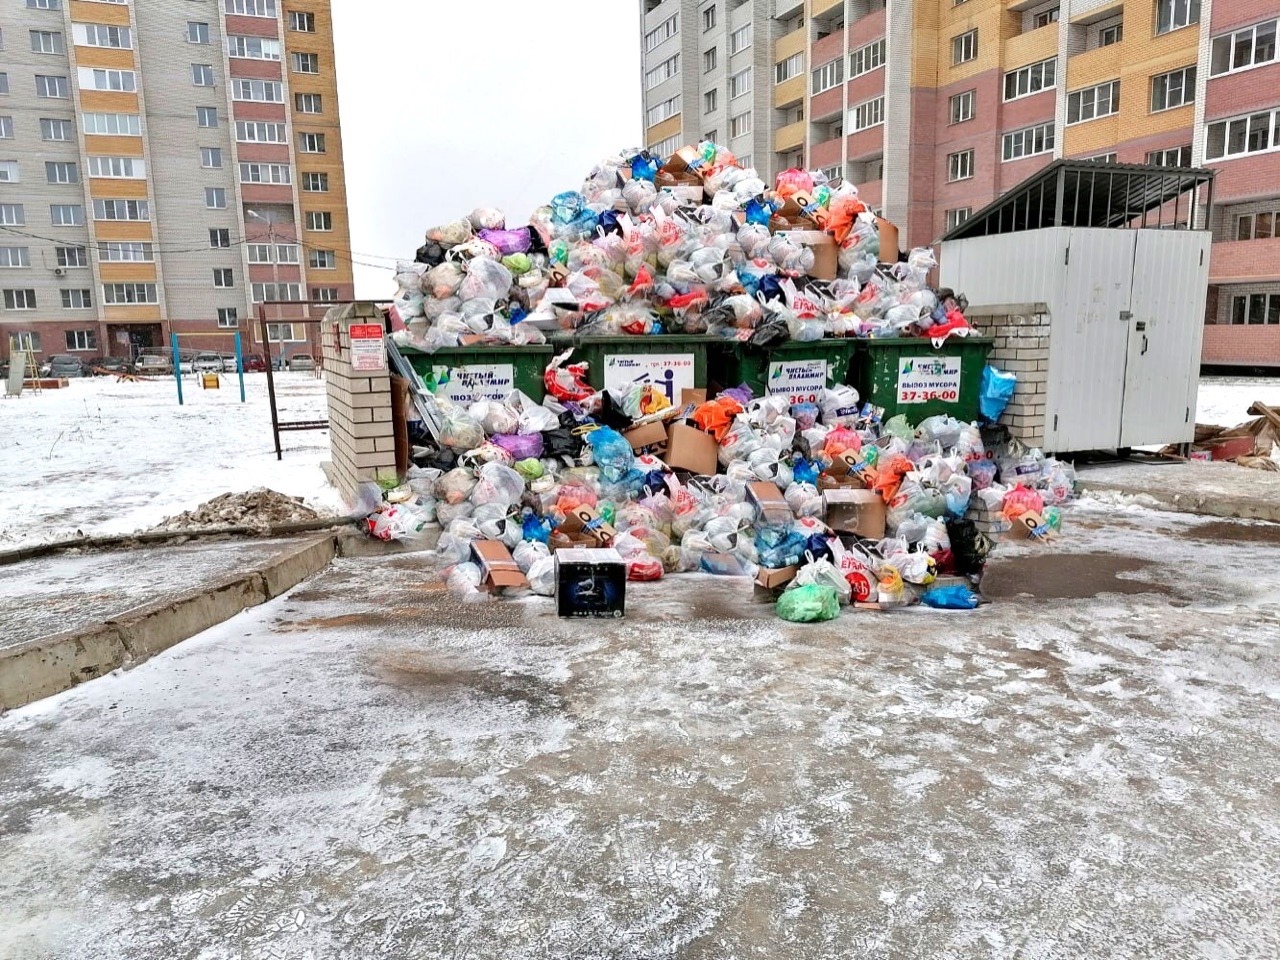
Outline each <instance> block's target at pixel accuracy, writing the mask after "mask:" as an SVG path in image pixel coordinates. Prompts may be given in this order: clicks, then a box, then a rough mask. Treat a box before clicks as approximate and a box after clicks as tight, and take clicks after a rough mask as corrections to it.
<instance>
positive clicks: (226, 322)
mask: <svg viewBox="0 0 1280 960" xmlns="http://www.w3.org/2000/svg"><path fill="white" fill-rule="evenodd" d="M218 326H220V327H238V326H240V311H238V310H237V309H236V308H235V307H219V308H218Z"/></svg>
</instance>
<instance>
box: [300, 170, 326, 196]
mask: <svg viewBox="0 0 1280 960" xmlns="http://www.w3.org/2000/svg"><path fill="white" fill-rule="evenodd" d="M302 189H303V191H305V192H306V193H328V192H329V175H328V174H327V173H304V174H303V175H302Z"/></svg>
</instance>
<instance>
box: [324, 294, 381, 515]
mask: <svg viewBox="0 0 1280 960" xmlns="http://www.w3.org/2000/svg"><path fill="white" fill-rule="evenodd" d="M353 323H356V324H361V323H376V324H378V325H381V324H382V311H381V310H379V309H378V308H377V307H376V306H375V305H374V304H372V303H352V304H348V305H347V306H344V307H335V308H333V309H332V310H330V311H329V313H328V315H327V316H326V317H325V320H324V323H323V324H322V334H321V339H322V342H323V350H324V371H325V380H326V383H327V390H328V399H329V444H330V450H331V454H332V465H333V477H332V479H333V482H334V483H335V485H336V486H337V487H338V489H339V490H340V491H341V492H342V495H343V496H344V497H346V499H347V500H348V502H351V501H354V500H355V498H356V491H357V489H358V488H359V486H360V484H362V483H364V482H366V481H373V482H374V483H378V482H380V481H384V480H386V481H394V480H395V479H396V454H395V435H394V431H393V429H392V425H391V378H390V375H389V374H388V373H387V372H385V371H384V372H381V373H379V374H373V375H370V374H362V373H357V372H355V371H354V370H352V369H351V334H350V330H351V325H352V324H353Z"/></svg>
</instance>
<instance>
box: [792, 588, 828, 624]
mask: <svg viewBox="0 0 1280 960" xmlns="http://www.w3.org/2000/svg"><path fill="white" fill-rule="evenodd" d="M778 616H780V617H781V618H782V619H783V620H790V621H791V622H792V623H819V622H821V621H823V620H834V619H835V618H836V617H838V616H840V600H839V598H838V597H837V596H836V592H835V590H834V589H832V588H831V587H829V586H827V585H826V584H822V583H810V584H806V585H805V586H803V587H796V588H795V589H794V590H788V591H787V592H786V593H784V594H783V595H782V596H781V597H779V598H778Z"/></svg>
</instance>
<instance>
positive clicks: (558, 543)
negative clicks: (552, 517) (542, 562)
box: [547, 530, 600, 553]
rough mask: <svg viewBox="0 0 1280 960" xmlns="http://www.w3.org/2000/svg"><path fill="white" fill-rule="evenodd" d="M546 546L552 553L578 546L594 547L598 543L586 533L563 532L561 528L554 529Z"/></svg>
mask: <svg viewBox="0 0 1280 960" xmlns="http://www.w3.org/2000/svg"><path fill="white" fill-rule="evenodd" d="M547 546H548V547H550V548H551V552H552V553H556V552H557V551H559V550H573V549H576V548H579V547H588V548H595V547H598V546H600V544H599V543H598V542H597V541H596V538H595V537H593V536H591V535H590V534H587V533H565V532H564V531H563V530H555V531H553V532H552V534H551V540H550V541H549V542H548V543H547Z"/></svg>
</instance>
